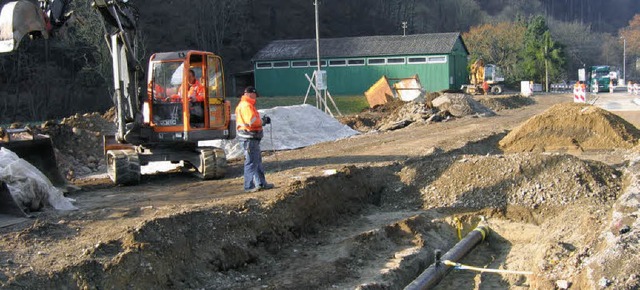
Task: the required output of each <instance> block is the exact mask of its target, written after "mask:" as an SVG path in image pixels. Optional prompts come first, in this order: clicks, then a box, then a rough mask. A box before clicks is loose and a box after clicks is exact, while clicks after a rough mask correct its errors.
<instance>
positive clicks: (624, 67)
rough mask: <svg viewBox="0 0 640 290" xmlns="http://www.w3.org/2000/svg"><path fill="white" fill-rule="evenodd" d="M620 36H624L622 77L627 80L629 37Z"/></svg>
mask: <svg viewBox="0 0 640 290" xmlns="http://www.w3.org/2000/svg"><path fill="white" fill-rule="evenodd" d="M620 38H622V79H623V80H624V81H625V82H627V39H626V38H624V36H621V37H620ZM623 85H624V84H623Z"/></svg>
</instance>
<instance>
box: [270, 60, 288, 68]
mask: <svg viewBox="0 0 640 290" xmlns="http://www.w3.org/2000/svg"><path fill="white" fill-rule="evenodd" d="M288 67H289V62H288V61H276V62H274V63H273V68H288Z"/></svg>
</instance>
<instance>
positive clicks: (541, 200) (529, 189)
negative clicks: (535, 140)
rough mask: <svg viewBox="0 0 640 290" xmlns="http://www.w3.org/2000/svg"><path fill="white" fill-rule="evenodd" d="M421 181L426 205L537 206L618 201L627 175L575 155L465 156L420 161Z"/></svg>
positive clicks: (467, 206) (533, 207)
mask: <svg viewBox="0 0 640 290" xmlns="http://www.w3.org/2000/svg"><path fill="white" fill-rule="evenodd" d="M407 170H409V171H412V170H415V174H416V176H415V180H418V181H420V180H423V182H426V183H424V184H423V185H422V189H421V190H420V192H421V193H422V197H423V200H424V206H425V207H426V208H432V207H463V208H506V206H522V207H525V208H529V209H537V208H539V207H541V206H546V207H554V206H564V205H568V204H575V203H581V204H582V203H584V204H592V205H596V204H599V205H602V204H605V203H609V202H612V201H614V200H615V198H616V194H617V191H619V190H620V188H621V186H622V185H621V179H620V176H622V174H621V173H620V172H618V171H616V170H614V169H613V168H611V167H609V166H607V165H605V164H604V163H600V162H595V161H584V160H581V159H578V158H576V157H574V156H571V155H540V154H533V153H524V154H522V153H520V154H511V155H492V156H477V155H462V156H460V157H453V158H452V157H448V156H445V157H441V158H438V159H436V160H426V161H424V162H420V163H418V164H416V165H414V166H412V167H410V168H409V169H404V171H407Z"/></svg>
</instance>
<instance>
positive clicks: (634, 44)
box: [619, 14, 640, 78]
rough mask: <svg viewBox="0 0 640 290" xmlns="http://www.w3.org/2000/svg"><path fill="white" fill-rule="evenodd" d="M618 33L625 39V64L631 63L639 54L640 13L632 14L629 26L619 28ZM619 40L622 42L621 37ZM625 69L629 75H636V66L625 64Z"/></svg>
mask: <svg viewBox="0 0 640 290" xmlns="http://www.w3.org/2000/svg"><path fill="white" fill-rule="evenodd" d="M619 35H620V36H621V37H622V38H623V39H624V40H625V41H626V52H627V57H626V61H627V64H629V63H633V62H632V61H633V60H634V59H636V58H638V56H640V14H636V15H635V16H633V19H631V21H629V26H627V27H624V28H622V29H620V31H619ZM619 41H620V42H623V40H622V39H620V40H619ZM626 69H627V74H628V75H629V76H637V71H638V69H637V67H636V66H629V65H627V66H626ZM626 77H627V76H625V78H626Z"/></svg>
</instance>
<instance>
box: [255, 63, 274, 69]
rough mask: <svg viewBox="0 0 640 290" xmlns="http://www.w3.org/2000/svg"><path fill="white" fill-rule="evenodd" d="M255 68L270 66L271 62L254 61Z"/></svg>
mask: <svg viewBox="0 0 640 290" xmlns="http://www.w3.org/2000/svg"><path fill="white" fill-rule="evenodd" d="M256 68H257V69H266V68H271V63H270V62H259V63H256Z"/></svg>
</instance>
